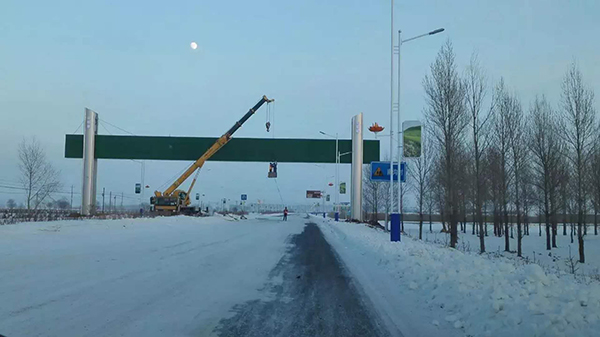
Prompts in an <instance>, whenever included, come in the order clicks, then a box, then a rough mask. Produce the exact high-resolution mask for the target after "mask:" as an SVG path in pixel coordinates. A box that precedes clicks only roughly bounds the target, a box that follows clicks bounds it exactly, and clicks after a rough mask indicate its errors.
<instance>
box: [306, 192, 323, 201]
mask: <svg viewBox="0 0 600 337" xmlns="http://www.w3.org/2000/svg"><path fill="white" fill-rule="evenodd" d="M306 197H307V198H309V199H320V198H321V191H311V190H308V191H306Z"/></svg>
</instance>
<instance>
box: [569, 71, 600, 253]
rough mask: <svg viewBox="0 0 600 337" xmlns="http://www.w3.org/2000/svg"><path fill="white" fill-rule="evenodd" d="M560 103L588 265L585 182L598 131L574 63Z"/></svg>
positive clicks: (579, 235) (589, 98) (588, 95)
mask: <svg viewBox="0 0 600 337" xmlns="http://www.w3.org/2000/svg"><path fill="white" fill-rule="evenodd" d="M561 103H562V104H561V105H562V109H563V117H564V120H565V126H566V128H565V133H564V135H565V140H566V143H567V146H568V149H569V150H568V151H567V157H568V158H569V162H570V166H571V167H572V172H573V180H574V181H573V183H574V186H575V188H574V192H575V195H574V196H575V201H576V207H577V209H576V210H577V241H578V244H579V262H580V263H585V250H584V241H583V226H584V224H585V205H586V203H587V198H588V196H587V193H586V192H587V190H586V187H585V182H586V178H587V176H588V172H587V169H588V167H589V165H588V163H589V160H590V158H591V152H592V148H593V146H592V145H593V136H594V134H595V132H596V131H597V126H596V122H595V114H596V111H595V109H594V92H593V91H592V90H591V89H589V88H587V87H586V85H585V84H584V83H583V78H582V76H581V72H580V71H579V69H578V68H577V66H576V65H575V64H572V65H571V67H570V69H569V70H568V71H567V74H566V75H565V77H564V79H563V83H562V96H561Z"/></svg>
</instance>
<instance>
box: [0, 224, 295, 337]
mask: <svg viewBox="0 0 600 337" xmlns="http://www.w3.org/2000/svg"><path fill="white" fill-rule="evenodd" d="M298 218H300V217H298ZM279 219H280V218H279V217H277V218H274V217H260V219H255V220H247V221H235V219H232V218H219V217H211V218H189V217H172V218H156V219H124V220H91V221H56V222H47V223H25V224H17V225H6V226H0V256H1V257H2V258H1V259H0V334H3V335H6V336H9V337H13V336H159V335H160V336H205V335H208V334H210V332H211V331H212V330H213V329H214V328H215V326H216V325H217V324H218V322H219V320H221V319H223V318H224V317H229V316H232V315H233V313H231V312H230V311H229V310H230V308H231V307H232V306H234V305H235V304H237V303H243V302H245V301H248V300H252V299H257V298H260V297H261V296H263V294H261V293H260V292H259V290H258V289H259V288H260V287H261V286H263V284H264V283H265V282H266V280H267V279H268V276H269V272H270V271H271V269H272V268H273V267H274V266H275V265H276V264H277V262H278V261H279V260H280V259H281V257H282V256H283V255H284V253H285V252H286V249H287V248H288V246H289V243H288V242H287V238H288V237H289V236H290V235H291V234H297V233H300V232H302V230H303V228H304V221H303V220H300V219H298V220H296V221H289V222H288V223H286V224H285V226H282V225H281V222H280V221H279Z"/></svg>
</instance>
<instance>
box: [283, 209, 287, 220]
mask: <svg viewBox="0 0 600 337" xmlns="http://www.w3.org/2000/svg"><path fill="white" fill-rule="evenodd" d="M287 215H288V209H287V207H286V208H285V209H284V210H283V221H287Z"/></svg>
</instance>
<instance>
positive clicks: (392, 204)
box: [385, 0, 394, 230]
mask: <svg viewBox="0 0 600 337" xmlns="http://www.w3.org/2000/svg"><path fill="white" fill-rule="evenodd" d="M391 3H392V10H391V27H390V28H391V34H390V36H391V46H390V54H391V55H390V214H391V213H394V153H393V149H394V141H393V138H394V137H392V135H393V134H394V0H391ZM386 214H387V213H386ZM385 227H386V230H387V229H389V228H388V222H387V221H386V222H385Z"/></svg>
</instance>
